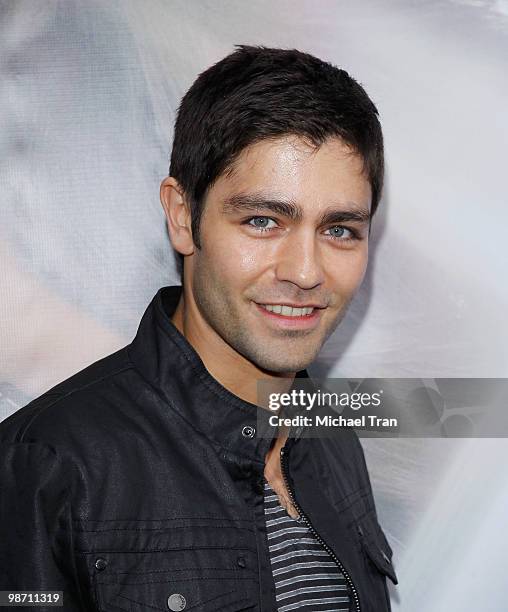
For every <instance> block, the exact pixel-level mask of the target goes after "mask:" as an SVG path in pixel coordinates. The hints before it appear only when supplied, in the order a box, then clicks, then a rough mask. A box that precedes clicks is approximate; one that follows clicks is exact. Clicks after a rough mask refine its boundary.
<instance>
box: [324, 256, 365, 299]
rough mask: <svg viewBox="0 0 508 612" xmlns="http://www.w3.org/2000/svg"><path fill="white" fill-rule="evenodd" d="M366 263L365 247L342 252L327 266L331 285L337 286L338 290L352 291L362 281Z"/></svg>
mask: <svg viewBox="0 0 508 612" xmlns="http://www.w3.org/2000/svg"><path fill="white" fill-rule="evenodd" d="M330 263H331V264H332V262H330ZM367 263H368V251H367V249H362V250H358V251H350V252H344V253H342V254H341V256H340V257H337V258H336V259H335V261H334V262H333V264H332V265H330V266H329V268H328V278H329V282H330V284H331V286H334V287H337V289H338V290H339V292H343V293H353V292H354V291H356V290H357V289H358V287H359V286H360V285H361V283H362V281H363V278H364V276H365V272H366V270H367Z"/></svg>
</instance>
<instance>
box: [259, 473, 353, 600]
mask: <svg viewBox="0 0 508 612" xmlns="http://www.w3.org/2000/svg"><path fill="white" fill-rule="evenodd" d="M264 504H265V518H266V529H267V534H268V547H269V551H270V562H271V566H272V573H273V577H274V580H275V595H276V598H277V610H278V612H290V611H291V610H303V611H305V612H349V611H350V598H349V591H348V587H347V583H346V580H345V578H344V575H343V574H342V572H341V571H340V569H339V567H338V566H337V564H336V563H335V562H334V561H333V559H332V558H331V557H330V555H329V554H328V552H327V551H326V550H325V549H324V548H323V547H322V546H321V544H320V543H319V541H318V540H317V539H316V538H315V536H314V535H313V533H312V532H311V531H310V530H309V528H308V527H307V526H306V525H305V523H303V522H301V519H294V518H291V517H290V516H289V514H288V513H287V512H286V510H285V509H284V508H283V507H282V506H281V505H280V502H279V498H278V497H277V494H276V493H275V491H274V490H273V489H272V488H271V487H270V485H269V484H268V482H267V481H266V479H265V498H264Z"/></svg>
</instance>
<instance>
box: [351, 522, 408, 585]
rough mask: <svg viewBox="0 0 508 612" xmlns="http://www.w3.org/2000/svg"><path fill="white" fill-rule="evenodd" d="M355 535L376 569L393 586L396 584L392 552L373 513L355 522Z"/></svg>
mask: <svg viewBox="0 0 508 612" xmlns="http://www.w3.org/2000/svg"><path fill="white" fill-rule="evenodd" d="M356 529H357V533H358V535H359V537H360V543H361V547H362V550H363V551H364V553H365V554H366V556H367V557H368V559H369V560H370V562H371V563H372V564H373V565H374V566H375V567H376V569H377V570H378V571H379V572H380V573H381V574H384V575H385V576H388V578H390V580H391V581H392V582H393V584H398V579H397V574H396V573H395V569H394V567H393V564H392V557H393V551H392V548H391V546H390V544H389V542H388V540H387V538H386V535H385V533H384V531H383V530H382V528H381V526H380V525H379V523H378V522H377V519H376V517H375V516H374V514H373V513H371V514H370V515H368V516H366V517H364V518H363V519H360V520H358V521H356Z"/></svg>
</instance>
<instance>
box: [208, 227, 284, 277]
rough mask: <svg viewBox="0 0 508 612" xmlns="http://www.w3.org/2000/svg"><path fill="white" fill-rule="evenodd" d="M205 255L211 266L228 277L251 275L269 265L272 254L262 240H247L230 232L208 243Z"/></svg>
mask: <svg viewBox="0 0 508 612" xmlns="http://www.w3.org/2000/svg"><path fill="white" fill-rule="evenodd" d="M206 251H207V252H206V253H205V252H204V253H203V254H204V255H205V257H206V258H208V259H209V260H211V261H213V266H214V267H215V268H218V270H219V271H221V272H222V273H223V274H225V275H227V276H229V277H241V278H245V277H246V276H247V275H248V276H249V277H252V276H253V275H257V274H259V273H260V272H262V271H263V270H264V269H265V268H267V267H269V265H270V263H269V262H270V261H271V260H272V259H273V254H272V253H271V249H270V248H269V245H268V244H267V243H266V242H264V241H262V240H249V239H248V238H246V237H245V236H239V235H238V234H236V233H230V234H229V235H227V236H224V240H223V241H221V242H220V243H219V242H214V243H212V244H209V245H208V248H207V249H206Z"/></svg>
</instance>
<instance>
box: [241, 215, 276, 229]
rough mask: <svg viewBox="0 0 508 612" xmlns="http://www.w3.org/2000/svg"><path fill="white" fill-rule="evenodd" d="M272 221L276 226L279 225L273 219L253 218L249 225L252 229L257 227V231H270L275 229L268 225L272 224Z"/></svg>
mask: <svg viewBox="0 0 508 612" xmlns="http://www.w3.org/2000/svg"><path fill="white" fill-rule="evenodd" d="M270 221H271V222H272V223H274V224H275V226H276V225H277V224H276V223H275V221H274V220H273V219H270V217H252V218H251V219H249V221H248V223H247V225H250V226H251V227H255V228H256V229H259V230H269V229H272V227H273V226H272V227H268V224H269V223H270Z"/></svg>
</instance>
